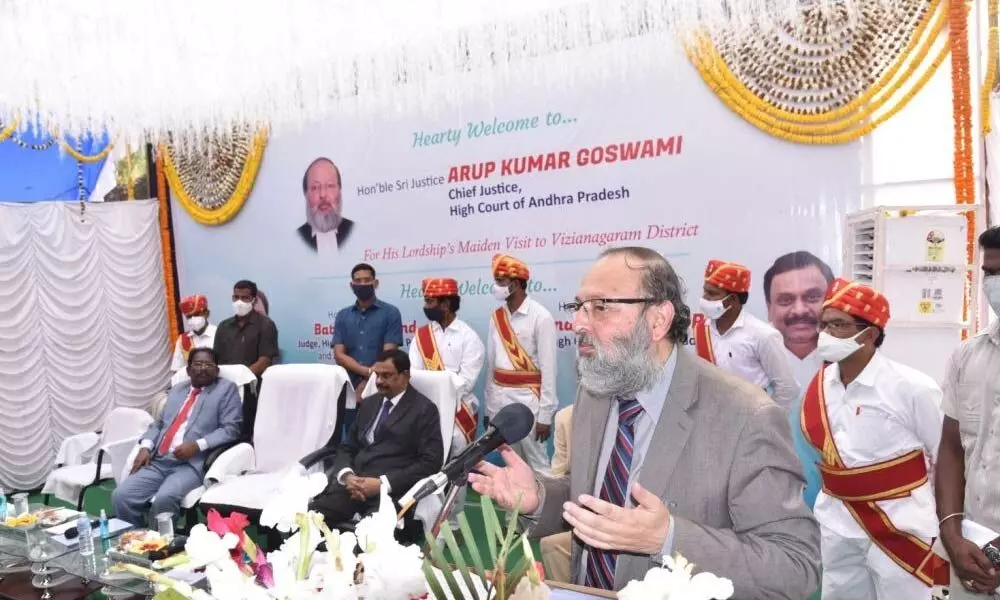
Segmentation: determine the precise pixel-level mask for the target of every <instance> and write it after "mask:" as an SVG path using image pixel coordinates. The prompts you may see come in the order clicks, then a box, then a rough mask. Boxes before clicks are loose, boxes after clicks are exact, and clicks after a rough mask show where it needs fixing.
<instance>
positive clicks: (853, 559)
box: [800, 279, 948, 600]
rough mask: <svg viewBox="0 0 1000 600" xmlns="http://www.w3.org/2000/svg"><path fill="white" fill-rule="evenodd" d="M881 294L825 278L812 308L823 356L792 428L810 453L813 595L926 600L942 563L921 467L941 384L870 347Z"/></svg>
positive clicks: (885, 307)
mask: <svg viewBox="0 0 1000 600" xmlns="http://www.w3.org/2000/svg"><path fill="white" fill-rule="evenodd" d="M888 322H889V301H888V300H887V299H886V297H885V296H883V295H882V294H880V293H879V292H878V291H876V290H874V289H872V288H870V287H868V286H866V285H863V284H861V283H858V282H855V281H847V280H845V279H835V280H834V281H833V283H832V284H831V285H830V287H829V289H828V290H827V293H826V299H825V300H824V302H823V312H822V314H821V315H820V323H819V327H820V334H819V345H818V347H817V351H818V352H819V355H820V357H821V358H822V359H823V361H824V362H825V363H826V366H825V367H823V368H822V369H821V370H820V371H819V373H817V374H816V376H815V377H814V378H813V380H812V383H810V385H809V387H808V388H807V390H806V393H805V396H804V397H803V401H802V414H801V418H800V425H801V428H802V432H803V434H804V435H805V438H806V440H807V441H808V442H809V443H810V444H811V445H812V446H813V447H814V448H815V449H816V451H817V452H818V453H819V455H820V457H821V458H820V462H819V469H820V474H821V478H822V480H823V489H822V491H821V492H820V493H819V496H818V497H817V498H816V505H815V508H814V514H815V516H816V520H817V521H818V522H819V524H820V531H821V534H822V556H823V585H822V590H823V598H851V600H855V599H857V600H876V598H878V599H882V598H906V599H907V600H910V599H911V598H912V599H925V600H930V598H931V593H932V586H934V585H943V584H945V583H947V577H948V563H947V562H945V561H944V560H942V559H941V558H939V557H938V556H937V555H936V554H934V552H933V551H932V550H931V544H932V543H933V540H934V538H935V537H937V535H938V521H937V516H936V513H935V503H934V491H933V488H932V486H931V483H930V481H929V477H930V473H929V471H930V469H931V468H932V467H933V465H934V464H935V463H936V462H937V452H938V444H939V442H940V439H941V424H942V421H943V419H944V415H943V413H942V412H941V400H942V395H941V389H940V388H939V387H938V385H937V383H935V382H934V380H933V379H931V378H930V377H928V376H927V375H925V374H923V373H921V372H919V371H916V370H914V369H911V368H909V367H906V366H904V365H901V364H899V363H897V362H894V361H891V360H889V359H888V358H886V357H885V356H883V355H882V354H881V352H879V347H880V346H881V345H882V342H883V340H884V339H885V326H886V324H887V323H888Z"/></svg>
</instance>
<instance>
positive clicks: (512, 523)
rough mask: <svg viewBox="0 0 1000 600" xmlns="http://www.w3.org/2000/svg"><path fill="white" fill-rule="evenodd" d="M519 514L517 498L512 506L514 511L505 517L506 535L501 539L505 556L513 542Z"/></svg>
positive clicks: (519, 503) (518, 499)
mask: <svg viewBox="0 0 1000 600" xmlns="http://www.w3.org/2000/svg"><path fill="white" fill-rule="evenodd" d="M520 512H521V498H520V496H519V497H518V498H517V504H515V505H514V511H513V512H511V513H510V514H509V515H508V516H507V535H506V536H504V539H503V547H504V550H506V551H507V554H510V551H511V548H512V546H511V542H513V541H514V536H515V535H516V534H517V524H518V523H517V516H518V515H519V514H520Z"/></svg>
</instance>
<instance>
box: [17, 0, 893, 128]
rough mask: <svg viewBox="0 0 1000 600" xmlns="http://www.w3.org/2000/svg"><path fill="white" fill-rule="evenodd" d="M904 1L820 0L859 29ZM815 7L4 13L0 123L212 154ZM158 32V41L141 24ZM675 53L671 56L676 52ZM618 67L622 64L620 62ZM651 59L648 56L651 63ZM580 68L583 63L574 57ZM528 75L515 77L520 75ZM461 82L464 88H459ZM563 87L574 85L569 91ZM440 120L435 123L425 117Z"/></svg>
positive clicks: (109, 8)
mask: <svg viewBox="0 0 1000 600" xmlns="http://www.w3.org/2000/svg"><path fill="white" fill-rule="evenodd" d="M893 1H894V0H846V1H841V0H814V1H812V2H809V4H810V5H811V6H815V7H816V9H817V10H820V11H831V10H835V11H838V14H842V15H843V16H844V18H847V19H849V18H852V17H857V8H856V7H857V6H865V5H867V4H870V3H873V2H875V3H878V2H886V3H890V4H891V3H892V2H893ZM801 4H802V0H504V1H502V2H497V1H496V0H420V1H419V2H415V1H413V0H367V1H366V2H356V1H354V0H296V1H295V2H286V3H279V2H273V1H272V0H212V1H210V2H195V1H194V0H175V1H173V2H135V1H134V0H102V1H101V2H79V0H4V1H2V2H0V23H3V31H4V32H3V35H2V36H0V56H2V57H3V60H2V61H0V81H3V85H2V86H0V121H3V122H9V121H10V120H11V119H12V118H13V117H14V116H15V115H17V114H25V115H37V117H38V119H40V121H41V123H42V124H43V125H44V126H45V127H47V128H48V129H49V130H53V131H62V132H66V133H68V134H71V135H77V134H80V133H82V132H83V131H99V130H107V131H112V132H114V134H115V135H116V136H117V137H118V138H119V139H122V140H123V141H125V142H129V143H133V144H136V143H138V142H140V141H144V140H146V139H149V138H150V137H152V138H154V139H156V140H159V141H162V140H164V139H166V138H167V137H168V132H170V133H171V134H172V135H173V136H174V138H173V139H174V140H175V141H178V140H180V139H182V138H194V139H198V140H210V139H212V137H213V136H214V135H216V134H227V133H228V132H229V131H231V130H232V128H233V127H234V126H239V125H242V124H244V123H251V124H254V125H256V126H268V127H270V128H271V129H276V128H281V127H284V126H289V125H302V124H305V123H310V122H316V121H318V120H322V119H323V118H324V117H328V116H331V115H336V116H338V117H340V116H344V115H347V117H348V118H351V117H352V115H351V113H362V114H367V115H369V116H378V117H381V116H384V115H385V113H386V112H395V111H399V110H402V109H408V110H414V109H419V110H423V111H430V110H435V111H442V110H445V111H447V110H450V108H453V107H454V106H456V105H458V104H460V103H461V102H462V101H463V100H464V99H465V98H466V97H469V96H472V95H475V96H479V95H481V94H483V93H484V92H486V93H488V92H489V91H490V90H491V89H494V88H499V87H506V88H509V87H512V86H513V87H517V86H519V85H524V83H525V80H526V77H525V75H524V72H523V71H522V70H521V67H525V68H527V66H528V65H529V64H530V68H531V71H532V75H530V76H528V77H531V78H532V79H534V80H537V81H541V82H546V83H549V82H552V84H553V85H563V84H564V83H565V80H566V78H575V79H577V80H579V79H582V78H589V79H592V78H595V77H602V76H605V77H607V76H611V75H620V74H621V73H620V72H621V70H622V69H626V68H627V69H634V70H635V72H641V69H644V68H647V67H648V66H650V65H655V66H659V67H660V68H662V65H657V63H656V62H655V59H656V57H644V56H628V57H627V60H622V57H621V56H609V57H608V60H607V61H606V64H600V63H599V61H598V62H595V61H594V60H591V57H589V56H588V57H585V58H584V59H582V60H581V59H580V58H579V57H577V58H575V59H573V60H571V61H570V62H562V61H561V60H546V61H530V60H528V59H532V58H536V57H539V56H547V55H553V54H559V55H560V57H565V56H566V51H568V50H573V49H577V48H582V47H586V46H598V45H603V44H605V43H606V42H609V41H615V40H622V39H626V38H629V37H634V36H639V35H654V34H661V35H662V34H681V35H687V34H689V33H691V32H696V31H697V32H702V31H708V32H709V33H710V34H712V36H713V39H721V38H725V39H730V38H731V39H733V40H742V39H743V38H744V37H745V36H746V35H750V34H753V35H757V34H758V32H760V31H770V30H771V29H773V28H774V27H776V26H777V25H778V24H786V23H790V24H792V25H793V26H798V25H799V23H798V20H799V19H800V17H801V12H800V11H799V7H800V5H801ZM144 23H155V24H156V26H155V27H143V26H139V25H138V24H144ZM664 43H665V44H669V43H670V42H669V41H667V40H666V39H665V42H664ZM605 54H608V55H612V54H615V53H612V52H609V53H605ZM636 54H638V53H636ZM566 60H567V61H569V60H570V59H568V58H567V59H566ZM512 66H518V71H517V72H515V71H514V70H512V69H509V68H508V67H512ZM454 76H459V78H460V80H461V81H457V80H455V79H453V77H454ZM556 82H560V83H556ZM425 114H427V113H426V112H425Z"/></svg>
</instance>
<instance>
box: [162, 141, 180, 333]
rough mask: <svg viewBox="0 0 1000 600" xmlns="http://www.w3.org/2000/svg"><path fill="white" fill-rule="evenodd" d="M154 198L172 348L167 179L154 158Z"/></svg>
mask: <svg viewBox="0 0 1000 600" xmlns="http://www.w3.org/2000/svg"><path fill="white" fill-rule="evenodd" d="M156 198H157V200H159V203H160V248H161V260H162V263H163V286H164V296H165V297H166V299H167V332H168V336H167V344H168V345H169V346H170V348H173V344H174V340H176V339H177V337H178V336H179V335H180V324H179V323H178V322H177V309H176V307H175V306H174V302H175V301H176V299H177V282H176V281H174V243H173V237H172V236H171V235H170V211H169V209H168V207H167V202H169V199H168V194H167V179H166V177H164V175H163V158H162V156H158V157H157V158H156Z"/></svg>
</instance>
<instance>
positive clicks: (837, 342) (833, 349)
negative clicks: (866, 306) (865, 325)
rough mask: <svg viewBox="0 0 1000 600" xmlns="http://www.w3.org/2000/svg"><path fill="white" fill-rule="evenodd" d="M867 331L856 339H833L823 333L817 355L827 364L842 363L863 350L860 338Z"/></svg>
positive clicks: (855, 337) (862, 331)
mask: <svg viewBox="0 0 1000 600" xmlns="http://www.w3.org/2000/svg"><path fill="white" fill-rule="evenodd" d="M865 331H867V329H863V330H861V331H859V332H858V333H857V335H855V336H854V337H849V338H838V337H833V336H832V335H830V334H829V333H827V332H825V331H821V332H820V334H819V342H818V344H817V346H816V354H817V355H818V356H819V357H820V359H821V360H823V361H825V362H831V363H836V362H840V361H842V360H844V359H845V358H847V357H849V356H850V355H852V354H854V353H855V352H857V351H858V350H859V349H860V348H861V344H859V343H858V336H859V335H861V334H862V333H864V332H865Z"/></svg>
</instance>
